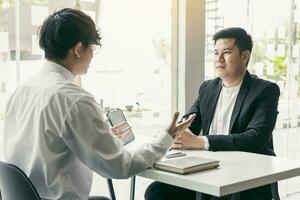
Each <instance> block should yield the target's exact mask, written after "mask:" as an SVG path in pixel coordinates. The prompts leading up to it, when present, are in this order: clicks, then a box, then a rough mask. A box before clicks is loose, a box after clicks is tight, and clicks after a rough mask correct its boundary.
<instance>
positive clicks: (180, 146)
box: [171, 143, 183, 149]
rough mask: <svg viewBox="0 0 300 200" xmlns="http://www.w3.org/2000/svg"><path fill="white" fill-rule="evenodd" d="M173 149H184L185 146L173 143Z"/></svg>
mask: <svg viewBox="0 0 300 200" xmlns="http://www.w3.org/2000/svg"><path fill="white" fill-rule="evenodd" d="M171 149H183V147H182V145H181V144H176V143H173V144H172V146H171Z"/></svg>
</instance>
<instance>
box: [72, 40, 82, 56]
mask: <svg viewBox="0 0 300 200" xmlns="http://www.w3.org/2000/svg"><path fill="white" fill-rule="evenodd" d="M81 47H82V42H77V43H76V45H75V46H74V47H73V48H72V49H73V52H74V55H75V56H76V58H80V50H81Z"/></svg>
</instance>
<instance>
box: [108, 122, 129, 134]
mask: <svg viewBox="0 0 300 200" xmlns="http://www.w3.org/2000/svg"><path fill="white" fill-rule="evenodd" d="M125 124H127V122H126V121H123V122H121V123H119V124H117V125H115V126H113V127H112V128H111V130H112V131H113V132H114V131H116V130H117V129H118V128H120V127H121V126H123V125H125Z"/></svg>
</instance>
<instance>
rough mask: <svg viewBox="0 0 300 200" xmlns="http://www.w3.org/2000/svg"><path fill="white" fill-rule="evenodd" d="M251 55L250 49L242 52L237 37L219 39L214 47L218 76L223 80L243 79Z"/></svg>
mask: <svg viewBox="0 0 300 200" xmlns="http://www.w3.org/2000/svg"><path fill="white" fill-rule="evenodd" d="M245 54H247V55H245ZM249 56H250V53H249V51H244V52H243V53H242V54H240V51H239V48H238V47H237V46H236V45H235V39H231V38H224V39H218V40H217V41H216V44H215V49H214V67H215V70H216V73H217V76H218V77H220V78H221V79H222V80H223V81H235V80H239V79H241V77H242V76H244V72H245V70H246V63H247V61H248V60H249Z"/></svg>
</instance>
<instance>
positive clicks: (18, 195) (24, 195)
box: [0, 162, 41, 200]
mask: <svg viewBox="0 0 300 200" xmlns="http://www.w3.org/2000/svg"><path fill="white" fill-rule="evenodd" d="M0 191H1V198H0V199H3V200H41V198H40V196H39V194H38V192H37V191H36V189H35V187H34V185H33V184H32V182H31V181H30V180H29V178H28V177H27V176H26V174H25V173H24V172H23V171H22V170H21V169H20V168H18V167H16V166H15V165H12V164H8V163H4V162H0Z"/></svg>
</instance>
